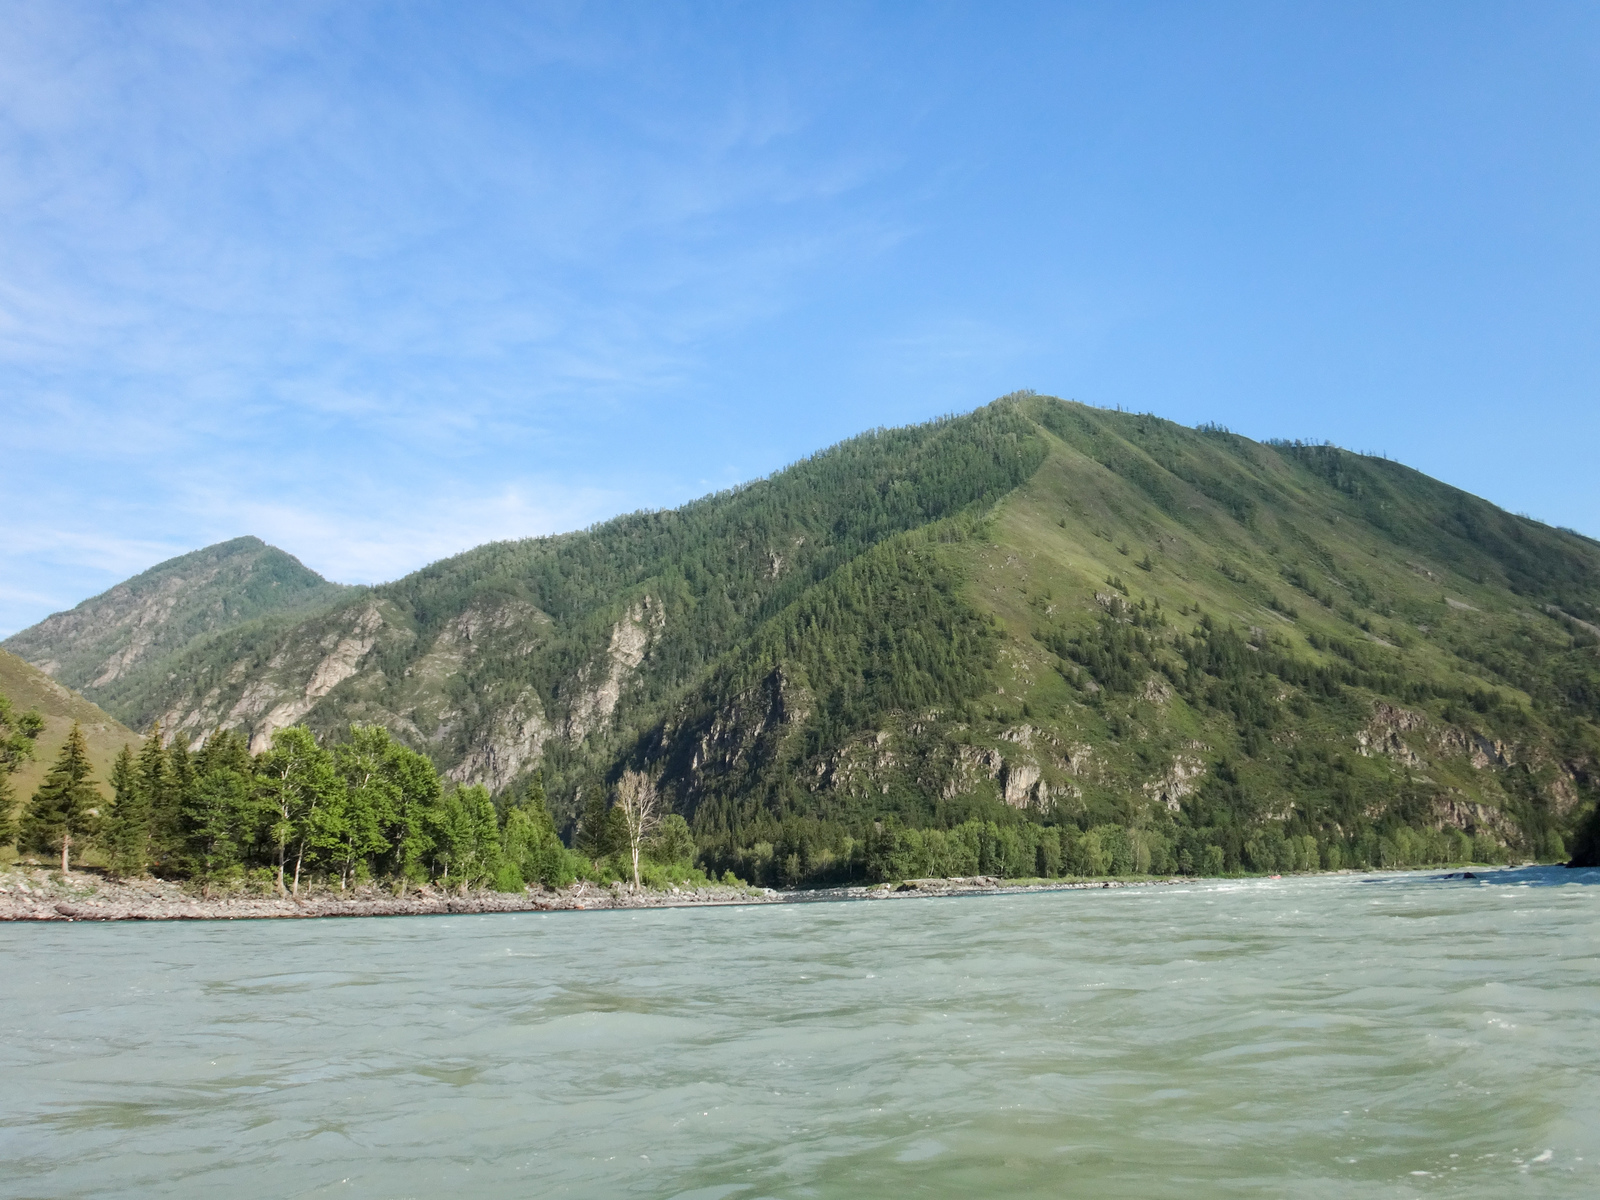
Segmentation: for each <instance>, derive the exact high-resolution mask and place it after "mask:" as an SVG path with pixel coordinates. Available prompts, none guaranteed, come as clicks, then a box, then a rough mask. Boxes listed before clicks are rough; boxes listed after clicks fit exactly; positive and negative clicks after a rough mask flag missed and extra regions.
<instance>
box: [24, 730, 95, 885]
mask: <svg viewBox="0 0 1600 1200" xmlns="http://www.w3.org/2000/svg"><path fill="white" fill-rule="evenodd" d="M92 771H93V768H92V767H91V766H90V765H89V744H88V742H87V741H85V740H84V736H83V730H82V729H81V728H80V727H79V725H78V723H77V722H76V721H74V722H73V723H72V729H71V730H70V731H69V732H68V733H67V740H66V742H65V743H63V744H62V747H61V753H60V754H59V755H58V756H57V757H56V761H55V765H54V766H52V767H51V768H50V771H49V774H47V775H46V776H45V777H44V782H43V783H41V784H40V785H39V790H38V791H36V792H35V793H34V794H33V799H32V801H30V802H29V804H28V810H27V812H26V814H25V815H24V816H23V820H22V838H23V841H24V842H25V843H26V844H27V845H28V846H29V847H30V848H32V849H35V850H39V851H41V852H44V853H53V852H55V851H56V850H60V852H61V870H62V871H63V872H65V871H67V870H69V869H70V868H71V864H72V844H73V842H74V841H75V840H76V841H78V842H80V843H82V842H84V841H87V840H88V839H89V838H90V837H91V836H92V835H93V834H94V831H95V826H96V824H97V818H98V816H99V812H98V806H99V804H100V799H101V797H100V792H99V791H98V790H97V789H96V788H95V786H94V783H93V781H91V780H90V778H89V776H90V774H91V773H92Z"/></svg>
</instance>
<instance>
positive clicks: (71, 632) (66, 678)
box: [0, 537, 350, 712]
mask: <svg viewBox="0 0 1600 1200" xmlns="http://www.w3.org/2000/svg"><path fill="white" fill-rule="evenodd" d="M349 590H350V589H348V588H345V587H343V586H341V585H340V584H336V583H329V582H328V581H327V580H326V579H324V578H322V576H320V575H318V574H317V573H316V572H315V571H312V570H310V569H309V568H307V567H305V566H303V565H302V564H301V563H300V561H299V560H298V559H296V558H293V557H292V556H290V555H288V554H285V553H284V552H283V551H282V550H279V549H277V548H276V547H274V546H269V545H267V544H266V543H265V542H263V541H262V540H261V539H260V538H254V537H242V538H235V539H233V540H232V541H229V542H219V543H218V544H217V545H215V546H207V547H206V548H205V549H203V550H196V551H194V552H193V553H190V554H185V555H182V556H180V557H178V558H172V559H168V560H167V561H166V562H164V563H160V564H158V565H156V566H154V567H151V568H150V569H149V570H148V571H145V572H144V573H143V574H140V575H135V576H134V577H133V578H132V579H129V580H127V581H125V582H123V583H119V584H117V586H116V587H114V588H112V589H110V590H109V591H106V592H102V593H101V594H100V595H98V596H94V597H92V598H90V599H88V600H85V601H84V602H83V603H82V604H80V605H78V606H77V607H76V608H74V609H72V610H70V611H68V612H60V613H55V614H53V615H52V616H49V617H46V618H45V619H44V620H43V621H40V622H39V623H38V624H37V625H34V626H32V627H30V628H28V629H24V630H23V631H22V632H21V633H17V634H13V635H12V636H11V637H9V638H7V639H6V640H5V641H4V642H3V643H0V645H3V646H4V647H5V649H7V650H9V651H11V653H13V654H15V655H17V656H18V657H19V658H24V659H26V660H27V661H29V662H30V663H32V664H33V665H34V666H36V667H38V668H39V669H40V670H42V671H44V672H45V673H46V674H47V675H50V676H52V677H53V678H55V679H58V680H60V681H61V682H62V683H64V684H66V685H67V686H68V687H70V688H76V689H77V690H78V691H81V692H83V693H84V694H85V695H86V696H88V697H89V698H90V699H91V700H93V701H95V702H96V703H99V704H103V705H105V706H106V707H107V708H108V709H111V710H114V711H117V712H127V711H129V710H128V705H127V701H128V698H129V697H137V696H139V695H141V694H143V693H144V692H145V691H146V690H147V689H148V688H150V687H151V686H153V681H154V680H157V679H159V678H160V677H161V676H162V674H163V673H164V671H165V670H166V661H167V660H168V659H169V658H171V657H172V656H173V655H174V654H177V653H179V652H181V651H183V650H184V649H185V648H187V647H188V646H190V645H192V644H193V643H194V642H195V640H196V639H197V638H201V637H204V636H206V635H208V634H212V633H216V632H219V631H221V630H225V629H231V628H234V627H236V626H239V625H242V624H245V623H246V622H249V621H252V620H255V619H256V618H259V617H263V616H266V615H269V614H273V613H295V612H299V613H303V612H306V611H307V610H309V609H313V608H315V607H317V606H318V605H321V604H324V603H327V602H330V601H333V600H335V599H336V598H337V597H339V596H340V595H341V594H343V593H345V592H347V591H349ZM134 705H135V709H136V708H137V701H136V700H135V702H134Z"/></svg>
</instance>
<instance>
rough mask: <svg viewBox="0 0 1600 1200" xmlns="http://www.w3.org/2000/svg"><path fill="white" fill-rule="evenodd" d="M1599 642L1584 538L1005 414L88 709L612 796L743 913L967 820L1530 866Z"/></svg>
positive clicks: (389, 604) (1031, 408)
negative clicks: (729, 879)
mask: <svg viewBox="0 0 1600 1200" xmlns="http://www.w3.org/2000/svg"><path fill="white" fill-rule="evenodd" d="M1597 632H1600V545H1597V544H1596V543H1595V542H1593V541H1591V540H1589V539H1587V538H1583V537H1581V536H1579V535H1576V534H1572V533H1569V532H1565V531H1561V530H1555V529H1551V528H1548V527H1546V526H1543V525H1540V524H1539V523H1537V522H1534V521H1531V520H1528V519H1525V518H1521V517H1515V516H1511V515H1509V514H1507V513H1504V512H1501V511H1500V510H1498V509H1496V508H1495V507H1494V506H1492V505H1490V504H1488V503H1486V502H1484V501H1482V500H1478V499H1476V498H1474V497H1471V496H1468V495H1466V494H1464V493H1462V492H1460V491H1458V490H1456V489H1454V488H1450V487H1448V486H1446V485H1444V484H1441V483H1438V482H1437V481H1434V480H1431V479H1428V478H1426V477H1424V476H1422V475H1420V474H1418V473H1417V472H1414V471H1411V470H1409V469H1407V468H1404V467H1401V466H1399V465H1398V464H1395V463H1391V462H1387V461H1385V460H1380V459H1373V458H1367V457H1363V456H1359V455H1355V454H1350V453H1348V452H1345V451H1342V450H1337V449H1334V448H1331V447H1319V446H1300V445H1288V444H1281V445H1263V444H1259V443H1255V442H1251V441H1249V440H1247V439H1245V438H1242V437H1237V436H1234V435H1231V434H1228V433H1226V432H1223V431H1217V430H1206V429H1202V430H1191V429H1186V428H1183V427H1180V426H1177V425H1174V424H1172V423H1170V422H1166V421H1162V420H1158V419H1156V418H1153V417H1147V416H1137V415H1133V414H1124V413H1113V412H1107V411H1103V410H1097V409H1092V408H1087V407H1084V406H1082V405H1076V404H1069V403H1065V402H1062V401H1059V400H1054V399H1049V398H1045V397H1037V396H1032V395H1019V396H1012V397H1006V398H1004V399H1002V400H1000V401H996V402H995V403H994V404H991V405H989V406H987V407H985V408H983V409H980V410H978V411H977V412H974V413H971V414H968V415H966V416H962V417H959V418H952V419H948V420H944V421H940V422H935V423H933V424H930V425H925V426H919V427H915V428H909V429H900V430H890V431H878V432H875V433H871V434H868V435H865V436H863V437H860V438H856V439H854V440H852V441H849V442H846V443H843V444H841V445H839V446H836V447H834V448H833V449H831V450H828V451H825V452H823V453H820V454H818V455H816V456H814V457H813V458H810V459H807V460H805V461H803V462H801V463H797V464H795V465H794V466H792V467H790V468H788V469H786V470H784V471H782V472H779V473H778V474H776V475H774V476H772V477H771V478H769V479H766V480H762V481H759V482H757V483H754V484H751V485H749V486H747V487H743V488H740V489H736V490H734V491H732V492H728V493H723V494H719V495H716V496H712V497H708V498H706V499H704V500H701V501H699V502H696V503H694V504H691V505H688V506H685V507H684V508H681V509H677V510H674V511H670V512H659V513H636V514H632V515H630V516H625V517H620V518H618V519H616V520H614V521H610V522H607V523H605V524H603V525H600V526H597V527H595V528H593V529H590V530H586V531H583V532H581V533H576V534H569V535H565V536H562V537H554V538H541V539H532V540H527V541H522V542H512V543H499V544H494V545H489V546H483V547H480V548H478V549H476V550H473V551H470V552H468V553H466V554H462V555H460V556H458V557H456V558H453V559H449V560H446V561H444V562H440V563H437V564H434V565H433V566H431V567H429V568H427V569H425V570H423V571H420V572H417V573H416V574H414V575H411V576H408V577H407V578H405V579H402V580H400V581H398V582H396V583H393V584H389V585H386V586H383V587H378V588H373V589H370V590H363V591H360V592H352V593H350V594H349V595H348V596H347V597H345V598H344V599H343V600H342V601H341V602H339V603H336V604H334V605H332V606H329V607H326V608H324V609H322V610H320V611H318V612H316V613H315V614H313V615H311V616H307V617H303V618H302V617H296V616H293V615H289V616H285V615H282V614H279V615H275V616H269V617H266V618H264V619H260V620H256V621H254V622H251V623H248V624H246V625H242V626H239V627H236V628H232V629H225V630H222V631H220V632H217V633H214V634H211V635H209V636H206V637H202V638H201V639H199V640H198V641H196V642H195V643H194V644H192V645H191V646H189V647H188V648H187V649H185V650H183V651H182V652H181V653H179V654H177V655H175V656H173V657H171V658H170V659H169V660H167V661H166V662H165V664H164V669H163V670H162V672H161V673H160V675H159V677H158V676H157V675H156V674H154V673H147V674H144V675H141V676H139V677H138V678H137V679H135V680H132V681H131V682H129V683H128V684H126V685H124V686H123V687H121V688H120V690H118V691H117V692H116V705H117V706H116V708H115V709H114V711H116V712H117V713H118V714H119V715H121V716H123V717H124V718H125V719H129V720H131V721H133V722H136V723H137V724H139V725H140V726H141V727H143V726H144V725H146V724H147V723H148V722H149V721H151V720H152V719H155V718H157V717H159V718H160V719H161V721H162V724H163V727H164V728H165V729H166V730H168V731H169V732H171V731H176V732H178V733H179V734H180V735H181V736H182V737H183V738H184V739H185V740H188V741H191V742H195V743H198V742H199V740H201V739H202V738H204V736H205V735H206V734H207V732H208V731H209V730H211V729H212V728H213V727H215V726H217V725H223V726H228V727H234V728H239V729H241V730H244V731H245V732H247V733H248V734H249V735H250V736H251V739H252V744H253V745H254V746H256V747H257V748H259V747H262V746H264V745H265V744H266V742H267V740H268V739H269V738H270V735H271V733H272V731H273V730H274V729H277V728H282V727H284V726H287V725H289V724H291V723H294V722H305V723H307V724H309V725H310V726H311V727H312V728H313V730H315V731H317V732H318V733H319V734H335V733H336V731H337V730H339V729H340V728H342V727H344V726H346V725H348V724H349V723H350V722H352V721H359V722H373V723H379V724H382V725H385V726H387V727H388V728H389V729H391V730H393V731H394V732H395V733H396V734H397V735H398V736H399V737H401V738H402V739H403V740H405V741H407V742H409V743H410V744H412V745H413V746H416V747H417V748H419V749H422V750H424V751H426V752H427V753H429V754H430V755H431V756H432V757H433V758H434V760H435V761H436V762H437V763H438V764H439V765H440V766H441V767H442V768H444V769H445V770H446V771H447V773H448V774H449V775H450V777H452V778H454V779H457V780H461V781H468V782H483V783H486V784H487V785H489V786H490V787H491V788H492V789H494V790H496V791H504V790H505V789H508V788H512V787H515V786H518V785H519V784H520V781H521V780H522V779H524V778H525V777H526V776H527V775H528V774H529V773H530V772H531V771H532V770H533V769H534V768H535V766H541V767H542V768H543V770H544V773H545V778H546V782H547V784H548V788H549V792H550V796H551V800H552V804H553V807H555V808H556V809H557V811H558V815H560V814H563V813H564V815H565V817H566V819H568V820H571V819H572V818H574V817H575V816H576V815H577V812H578V811H579V809H580V808H581V797H582V796H584V795H589V796H593V795H596V794H601V793H603V792H604V790H605V789H606V788H607V787H608V786H609V785H610V783H611V782H612V781H614V779H615V778H616V775H617V773H618V772H619V771H620V770H621V769H622V767H623V766H624V765H633V766H636V767H639V768H642V769H646V770H648V771H651V772H653V773H655V774H657V775H658V777H659V779H660V782H661V786H662V787H663V789H664V790H665V791H666V793H667V794H668V795H669V796H670V797H671V798H672V800H673V802H674V804H675V805H676V806H677V807H678V808H679V810H680V811H682V812H683V813H684V814H685V815H686V816H688V817H689V818H690V820H691V822H692V823H693V825H694V827H695V830H696V832H697V833H698V835H699V837H700V840H701V845H702V853H703V855H704V856H705V858H706V859H707V861H708V863H709V864H710V865H712V866H713V867H714V868H715V869H718V870H721V869H722V868H723V867H732V868H734V869H735V870H737V871H738V872H739V873H740V874H741V875H742V876H744V877H745V878H755V879H760V880H762V881H763V882H805V881H816V882H820V881H824V880H827V879H830V878H835V877H837V876H838V875H839V874H840V873H841V872H843V871H846V870H856V869H858V868H859V865H860V863H861V862H862V861H863V855H867V856H875V861H877V863H878V866H877V868H876V870H877V872H878V873H880V874H882V873H890V874H920V873H932V872H935V871H940V870H946V869H951V868H952V867H955V866H963V865H970V864H966V859H965V858H964V857H962V856H961V855H958V854H956V851H954V850H952V849H951V848H950V845H951V844H950V843H949V839H946V838H944V837H943V835H934V834H927V835H925V834H924V833H921V832H917V831H918V830H928V829H952V828H953V827H955V826H957V825H961V824H962V823H963V822H965V821H966V820H967V819H968V818H971V817H977V818H981V819H983V820H985V821H989V822H992V823H993V825H994V826H995V828H997V829H999V830H1000V831H1001V833H1002V834H1003V836H1000V837H999V840H998V841H996V842H995V843H994V845H995V846H998V847H1000V848H999V849H994V848H993V847H991V848H990V849H988V850H986V851H984V852H983V853H984V854H986V855H987V856H988V857H987V860H986V862H985V863H983V864H980V865H986V866H988V867H992V866H995V865H996V863H997V862H999V860H998V859H997V858H996V855H999V856H1000V857H1001V858H1005V857H1006V856H1011V857H1018V856H1022V857H1025V858H1028V860H1029V863H1031V861H1032V856H1033V855H1035V854H1037V855H1038V856H1039V859H1038V862H1039V866H1040V867H1041V868H1046V867H1051V866H1059V865H1060V864H1059V862H1057V863H1055V864H1052V863H1051V862H1050V861H1048V860H1049V858H1050V856H1051V855H1060V854H1063V853H1068V852H1069V851H1068V849H1067V848H1068V847H1077V848H1078V849H1074V850H1072V851H1071V852H1073V853H1076V852H1078V850H1081V851H1082V853H1084V854H1088V855H1093V854H1104V855H1107V856H1121V858H1125V859H1126V860H1127V862H1126V863H1123V862H1121V860H1120V859H1119V860H1118V867H1119V869H1134V868H1137V867H1147V868H1149V869H1153V870H1174V869H1185V870H1199V869H1208V868H1209V869H1223V868H1225V867H1226V868H1236V867H1241V866H1242V867H1246V868H1254V869H1267V868H1274V867H1280V866H1281V867H1285V868H1289V867H1296V866H1305V865H1311V864H1321V865H1329V864H1330V863H1333V862H1339V861H1358V862H1382V861H1386V860H1387V861H1396V862H1399V861H1429V860H1431V858H1430V856H1432V857H1433V858H1437V857H1439V854H1440V853H1442V852H1443V851H1448V850H1450V848H1451V847H1453V846H1457V845H1462V846H1465V848H1466V850H1467V851H1470V852H1471V853H1472V854H1476V855H1477V856H1478V857H1483V856H1485V855H1490V854H1518V855H1521V854H1537V855H1543V856H1547V857H1548V856H1552V855H1556V854H1558V853H1560V851H1561V844H1562V841H1563V839H1569V838H1570V837H1571V836H1572V834H1573V832H1574V830H1575V828H1576V826H1577V823H1578V822H1579V820H1580V819H1581V817H1582V814H1583V812H1584V811H1585V810H1586V807H1587V806H1590V805H1592V802H1593V799H1594V796H1595V789H1596V783H1597V778H1596V774H1595V772H1596V765H1597V762H1600V734H1597V721H1600V651H1597V645H1600V641H1597V637H1596V634H1597ZM1051 827H1055V828H1067V827H1070V828H1071V829H1073V830H1077V831H1079V833H1082V834H1083V835H1084V839H1083V840H1081V841H1074V840H1073V838H1070V837H1069V838H1065V839H1063V838H1060V837H1057V836H1055V834H1054V833H1052V834H1051V836H1050V837H1048V838H1045V837H1042V835H1041V834H1040V833H1039V831H1040V830H1042V829H1046V828H1051ZM1007 831H1009V832H1007ZM1095 831H1102V833H1103V836H1101V835H1100V834H1096V833H1095ZM1091 834H1094V837H1092V838H1091V837H1090V836H1089V835H1091ZM997 836H998V835H997ZM1074 836H1076V835H1074ZM1449 838H1456V839H1457V841H1456V842H1451V843H1449V845H1445V843H1444V842H1441V841H1440V839H1449ZM1430 839H1431V841H1430ZM1052 847H1053V849H1052ZM1084 847H1088V848H1087V849H1084ZM962 853H963V854H964V853H965V852H962ZM974 853H976V851H975V852H974ZM941 856H944V857H941ZM951 856H953V857H951ZM1445 856H1446V857H1448V856H1449V855H1448V854H1446V855H1445ZM946 858H949V861H946ZM1019 862H1020V859H1019ZM850 864H855V865H854V866H851V865H850ZM885 864H887V865H885ZM1001 865H1003V866H1004V867H1005V869H1006V870H1008V871H1010V872H1011V873H1016V871H1015V870H1013V869H1012V868H1015V867H1017V866H1018V865H1019V864H1018V863H1011V862H1010V861H1009V858H1007V859H1006V861H1005V863H1003V864H1001Z"/></svg>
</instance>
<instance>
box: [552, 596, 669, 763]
mask: <svg viewBox="0 0 1600 1200" xmlns="http://www.w3.org/2000/svg"><path fill="white" fill-rule="evenodd" d="M665 623H666V614H665V613H664V612H663V611H662V609H661V605H660V604H658V603H656V602H655V601H653V600H652V599H651V598H650V597H649V596H646V597H644V598H643V599H642V600H640V601H639V602H638V603H637V604H634V605H633V606H631V607H630V608H629V609H628V611H627V612H626V613H624V614H623V617H622V620H620V621H618V622H617V623H616V625H614V626H613V627H612V629H611V644H610V645H609V646H607V647H606V651H605V653H604V654H603V655H602V656H601V657H600V658H599V659H597V660H595V661H594V662H592V663H590V664H589V665H588V666H587V667H585V668H584V669H583V671H582V673H581V674H580V676H579V679H578V689H577V696H576V698H575V699H574V701H573V704H572V710H571V712H570V714H569V715H568V717H567V729H566V733H567V737H568V738H569V739H570V740H572V741H574V742H581V741H582V740H583V739H584V738H585V737H586V736H588V734H589V733H590V732H591V731H592V730H595V729H598V728H599V727H600V726H601V725H603V724H604V723H605V722H606V721H608V720H609V719H610V717H611V714H612V713H614V712H615V711H616V709H617V703H618V701H620V700H621V699H622V689H623V687H624V686H626V684H627V683H628V681H629V680H630V679H632V678H633V676H634V675H635V674H636V673H637V672H638V670H639V664H640V663H642V662H643V661H644V656H645V651H646V650H647V649H648V648H649V645H650V639H651V638H652V637H653V636H654V635H656V634H658V633H659V632H660V631H661V628H662V626H663V625H664V624H665Z"/></svg>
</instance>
